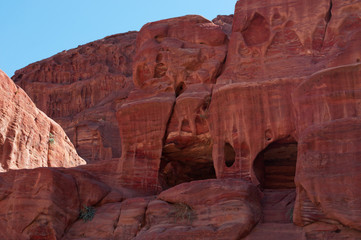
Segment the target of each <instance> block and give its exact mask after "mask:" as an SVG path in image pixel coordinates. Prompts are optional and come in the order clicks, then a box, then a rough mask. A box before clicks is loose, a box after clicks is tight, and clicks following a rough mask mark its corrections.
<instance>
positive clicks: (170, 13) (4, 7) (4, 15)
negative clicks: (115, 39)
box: [0, 0, 236, 77]
mask: <svg viewBox="0 0 361 240" xmlns="http://www.w3.org/2000/svg"><path fill="white" fill-rule="evenodd" d="M235 3H236V0H176V1H174V0H127V1H124V0H0V10H1V14H0V33H1V35H0V36H1V37H0V69H1V70H3V71H4V72H5V73H6V74H7V75H9V77H11V76H12V75H13V74H14V72H15V70H18V69H20V68H23V67H25V66H27V65H28V64H30V63H33V62H36V61H39V60H42V59H44V58H48V57H50V56H52V55H54V54H56V53H58V52H61V51H63V50H66V49H70V48H75V47H77V46H78V45H81V44H85V43H88V42H91V41H94V40H97V39H101V38H104V37H105V36H108V35H112V34H116V33H123V32H127V31H132V30H137V31H138V30H139V29H140V28H141V27H142V26H143V25H144V24H146V23H147V22H152V21H157V20H161V19H166V18H171V17H178V16H183V15H187V14H198V15H202V16H204V17H205V18H207V19H210V20H212V19H213V18H215V17H216V16H217V15H218V14H223V15H228V14H233V11H234V5H235Z"/></svg>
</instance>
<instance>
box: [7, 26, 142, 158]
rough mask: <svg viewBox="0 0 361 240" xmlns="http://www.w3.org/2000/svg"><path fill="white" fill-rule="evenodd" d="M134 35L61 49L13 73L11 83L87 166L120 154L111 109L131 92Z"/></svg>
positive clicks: (127, 34) (117, 133) (113, 109)
mask: <svg viewBox="0 0 361 240" xmlns="http://www.w3.org/2000/svg"><path fill="white" fill-rule="evenodd" d="M136 36H137V33H136V32H129V33H125V34H118V35H113V36H109V37H106V38H104V39H101V40H98V41H95V42H92V43H88V44H85V45H82V46H79V47H78V48H75V49H71V50H68V51H63V52H61V53H58V54H56V55H55V56H53V57H50V58H48V59H45V60H42V61H39V62H36V63H33V64H31V65H29V66H27V67H26V68H23V69H21V70H18V71H16V73H15V75H14V76H13V80H14V81H15V83H17V84H18V85H19V86H20V87H21V88H23V89H24V90H25V91H26V92H27V93H28V94H29V96H30V98H31V99H32V100H33V101H34V102H35V104H36V105H37V107H38V108H39V109H41V110H42V111H44V112H45V113H46V114H47V115H48V116H49V117H51V118H53V119H54V120H55V121H57V122H58V123H59V124H60V125H61V126H62V127H63V128H64V130H65V131H66V133H67V134H68V136H69V138H70V139H71V141H72V142H73V144H74V146H75V147H76V149H77V151H78V153H79V155H80V156H81V157H83V158H84V159H85V160H86V161H87V162H88V163H91V162H96V161H101V160H111V159H112V158H119V157H120V156H121V140H120V136H119V127H118V122H117V119H116V116H115V111H116V108H117V105H118V104H122V102H124V99H126V98H127V95H128V93H129V91H130V90H131V89H132V88H133V82H132V63H133V57H134V53H135V38H136Z"/></svg>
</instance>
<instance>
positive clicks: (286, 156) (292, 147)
mask: <svg viewBox="0 0 361 240" xmlns="http://www.w3.org/2000/svg"><path fill="white" fill-rule="evenodd" d="M296 162H297V142H296V141H294V140H293V139H285V140H281V141H277V142H274V143H271V144H270V145H269V146H268V147H267V148H266V149H264V150H263V151H262V152H260V153H259V154H258V156H257V157H256V159H255V161H254V163H253V169H254V171H255V174H256V176H257V179H258V181H259V182H260V186H261V188H263V189H292V188H295V182H294V178H295V172H296Z"/></svg>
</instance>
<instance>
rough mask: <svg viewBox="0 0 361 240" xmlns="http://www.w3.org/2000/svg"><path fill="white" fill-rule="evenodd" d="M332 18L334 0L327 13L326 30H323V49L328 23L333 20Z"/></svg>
mask: <svg viewBox="0 0 361 240" xmlns="http://www.w3.org/2000/svg"><path fill="white" fill-rule="evenodd" d="M331 18H332V0H330V7H329V8H328V11H327V13H326V15H325V22H326V25H325V30H324V31H323V36H322V45H321V49H322V48H323V45H324V42H325V37H326V33H327V28H328V23H329V22H330V21H331Z"/></svg>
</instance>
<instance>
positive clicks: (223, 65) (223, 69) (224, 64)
mask: <svg viewBox="0 0 361 240" xmlns="http://www.w3.org/2000/svg"><path fill="white" fill-rule="evenodd" d="M227 57H228V44H227V50H226V55H225V56H224V59H223V62H222V63H221V66H220V67H219V69H218V72H217V74H216V76H215V78H214V80H215V82H214V84H216V83H217V79H218V78H219V77H220V76H221V75H222V73H223V72H224V71H225V69H226V61H227Z"/></svg>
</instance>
